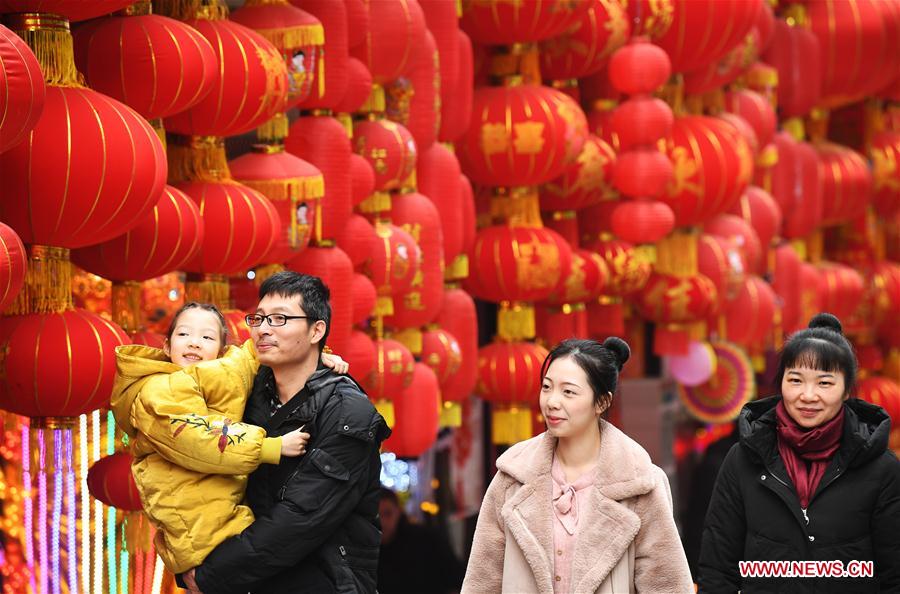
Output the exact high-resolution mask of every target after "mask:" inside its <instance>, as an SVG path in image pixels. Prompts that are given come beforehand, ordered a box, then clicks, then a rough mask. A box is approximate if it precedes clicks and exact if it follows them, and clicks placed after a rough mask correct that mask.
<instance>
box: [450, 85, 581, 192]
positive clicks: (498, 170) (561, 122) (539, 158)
mask: <svg viewBox="0 0 900 594" xmlns="http://www.w3.org/2000/svg"><path fill="white" fill-rule="evenodd" d="M472 113H473V114H476V115H475V117H473V118H472V120H471V121H470V123H469V128H468V131H467V132H466V134H465V136H464V137H463V138H462V139H461V140H460V141H459V142H458V143H457V149H458V156H459V160H460V163H461V164H462V166H463V171H464V172H465V173H466V175H468V176H469V177H470V178H471V179H472V180H473V181H475V182H476V183H480V184H485V185H494V186H497V185H499V186H533V185H539V184H542V183H545V182H548V181H550V180H552V179H554V178H556V177H559V175H561V174H562V173H563V171H565V168H566V165H567V164H568V163H570V162H571V161H572V160H574V159H575V158H576V157H577V156H578V153H579V152H580V151H581V148H582V145H583V144H584V141H585V139H586V137H587V120H586V119H585V116H584V113H583V112H582V111H581V108H580V107H579V106H578V105H577V104H576V103H575V102H574V100H573V99H572V98H570V97H569V96H568V95H566V94H564V93H561V92H559V91H556V90H555V89H550V88H548V87H540V86H534V85H522V86H505V87H482V88H480V89H476V91H475V97H474V100H473V107H472Z"/></svg>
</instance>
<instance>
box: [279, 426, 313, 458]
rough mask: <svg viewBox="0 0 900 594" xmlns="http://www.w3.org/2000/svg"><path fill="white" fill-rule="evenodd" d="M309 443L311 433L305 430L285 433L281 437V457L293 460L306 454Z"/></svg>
mask: <svg viewBox="0 0 900 594" xmlns="http://www.w3.org/2000/svg"><path fill="white" fill-rule="evenodd" d="M307 443H309V433H305V432H304V431H303V428H302V427H301V428H300V429H297V430H295V431H291V432H290V433H285V434H284V435H282V436H281V455H282V456H287V457H290V458H293V457H294V456H300V455H302V454H305V453H306V444H307Z"/></svg>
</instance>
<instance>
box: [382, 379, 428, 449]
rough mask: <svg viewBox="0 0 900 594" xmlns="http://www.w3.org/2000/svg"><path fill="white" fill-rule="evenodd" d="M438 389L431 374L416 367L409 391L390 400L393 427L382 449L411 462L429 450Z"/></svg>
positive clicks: (406, 390) (404, 391) (407, 389)
mask: <svg viewBox="0 0 900 594" xmlns="http://www.w3.org/2000/svg"><path fill="white" fill-rule="evenodd" d="M440 406H441V389H440V386H439V385H438V380H437V377H436V376H435V374H434V371H432V370H431V368H430V367H428V366H427V365H425V364H424V363H416V364H415V368H414V370H413V374H412V381H410V383H409V387H407V388H406V389H405V390H403V391H402V392H401V393H400V394H398V395H397V397H396V398H395V399H394V419H395V423H394V425H393V426H392V427H391V429H392V431H393V432H392V433H391V436H390V437H389V438H387V439H386V440H385V442H384V449H385V450H387V451H389V452H394V453H395V454H396V455H398V456H400V457H404V458H415V457H417V456H421V455H422V454H424V453H425V452H426V451H427V450H428V448H430V447H431V446H432V445H433V444H434V441H435V439H437V433H438V429H439V427H438V421H439V420H440Z"/></svg>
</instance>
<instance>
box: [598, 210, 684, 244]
mask: <svg viewBox="0 0 900 594" xmlns="http://www.w3.org/2000/svg"><path fill="white" fill-rule="evenodd" d="M674 227H675V215H674V213H673V212H672V209H671V208H670V207H669V206H668V205H667V204H666V203H664V202H659V201H656V200H633V201H628V202H620V203H619V204H617V205H616V208H615V210H614V211H613V214H612V229H613V232H614V233H615V234H616V236H617V237H619V238H620V239H623V240H625V241H627V242H629V243H655V242H657V241H659V240H661V239H662V238H663V237H665V236H666V235H668V234H669V232H671V231H672V229H673V228H674Z"/></svg>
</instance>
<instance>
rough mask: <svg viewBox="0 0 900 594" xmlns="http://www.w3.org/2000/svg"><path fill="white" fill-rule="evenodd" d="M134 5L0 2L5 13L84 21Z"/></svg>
mask: <svg viewBox="0 0 900 594" xmlns="http://www.w3.org/2000/svg"><path fill="white" fill-rule="evenodd" d="M129 4H133V0H92V1H91V2H85V1H84V0H0V13H3V12H42V13H49V14H55V15H60V16H64V17H65V18H67V19H69V20H70V21H84V20H87V19H92V18H94V17H98V16H102V15H105V14H109V13H111V12H115V11H117V10H119V9H121V8H125V7H126V6H128V5H129Z"/></svg>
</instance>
